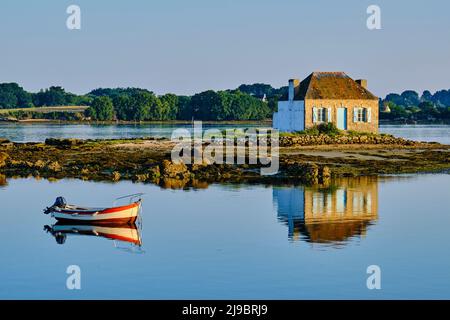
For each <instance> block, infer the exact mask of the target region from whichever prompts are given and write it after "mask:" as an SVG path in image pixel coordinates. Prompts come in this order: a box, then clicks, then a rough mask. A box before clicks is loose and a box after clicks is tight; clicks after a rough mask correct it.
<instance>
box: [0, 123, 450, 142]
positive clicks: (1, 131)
mask: <svg viewBox="0 0 450 320" xmlns="http://www.w3.org/2000/svg"><path fill="white" fill-rule="evenodd" d="M242 126H243V127H244V128H249V127H255V126H256V127H264V125H262V126H261V125H255V124H253V125H249V124H243V125H242ZM233 127H236V125H203V128H204V129H208V128H218V129H225V128H233ZM176 128H187V129H190V128H191V125H187V124H186V125H176V126H175V125H173V124H144V125H82V124H75V125H67V124H65V125H60V124H39V123H36V124H14V123H0V138H7V139H9V140H11V141H16V142H28V141H34V142H38V141H44V140H45V139H46V138H81V139H111V138H133V137H143V136H161V137H170V136H171V134H172V131H173V130H174V129H176ZM380 132H384V133H390V134H393V135H395V136H398V137H404V138H407V139H412V140H418V141H436V142H440V143H445V144H450V125H385V126H381V127H380Z"/></svg>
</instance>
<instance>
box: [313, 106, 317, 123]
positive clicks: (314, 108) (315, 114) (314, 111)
mask: <svg viewBox="0 0 450 320" xmlns="http://www.w3.org/2000/svg"><path fill="white" fill-rule="evenodd" d="M312 116H313V123H314V122H317V108H316V107H313V115H312Z"/></svg>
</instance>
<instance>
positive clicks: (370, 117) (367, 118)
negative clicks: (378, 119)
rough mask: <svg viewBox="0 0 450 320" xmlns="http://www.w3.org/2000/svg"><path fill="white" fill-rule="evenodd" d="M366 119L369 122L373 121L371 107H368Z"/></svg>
mask: <svg viewBox="0 0 450 320" xmlns="http://www.w3.org/2000/svg"><path fill="white" fill-rule="evenodd" d="M366 121H367V122H369V123H370V122H371V121H372V109H371V108H367V109H366Z"/></svg>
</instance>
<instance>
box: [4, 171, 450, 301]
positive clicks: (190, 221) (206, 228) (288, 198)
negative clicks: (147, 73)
mask: <svg viewBox="0 0 450 320" xmlns="http://www.w3.org/2000/svg"><path fill="white" fill-rule="evenodd" d="M449 178H450V177H449V175H446V174H436V175H414V176H403V177H386V178H378V179H377V178H367V177H366V178H353V179H341V180H338V181H336V182H335V184H334V185H333V186H331V187H330V188H327V189H318V188H310V187H301V186H297V187H266V186H223V185H222V186H219V185H213V186H210V187H209V188H207V189H202V190H188V191H184V190H164V189H160V188H159V187H157V186H153V185H143V184H133V183H129V182H120V183H117V184H108V183H94V182H83V181H78V180H62V181H58V182H49V181H47V180H39V181H37V180H33V179H18V180H14V179H12V180H9V181H8V182H7V184H6V185H5V184H4V185H3V186H2V187H0V199H1V205H2V210H1V214H2V225H3V228H2V231H1V233H0V240H1V243H2V249H1V250H0V261H1V262H2V263H1V264H0V298H2V299H5V298H7V299H9V298H26V299H28V298H33V299H34V298H37V299H41V298H56V299H70V298H83V299H91V298H100V299H102V298H113V299H115V298H123V299H133V298H149V299H152V298H153V299H164V298H182V299H194V298H200V299H203V298H204V299H216V298H224V299H228V298H230V299H231V298H233V299H238V298H243V299H246V298H254V299H256V298H274V299H277V298H287V299H300V298H369V299H379V298H446V299H449V298H450V272H449V270H450V255H449V254H448V253H449V251H450V233H449V228H450V210H449V207H450V197H449V193H448V192H449V190H450V188H449V187H450V179H449ZM3 183H4V181H3ZM134 192H146V195H145V196H144V207H143V214H142V217H143V221H142V230H141V231H140V233H139V235H138V234H137V231H139V229H138V230H135V229H134V228H129V229H128V231H127V230H126V229H125V230H119V229H117V228H116V229H114V228H112V229H110V230H106V231H105V230H103V231H102V230H97V234H98V235H97V236H95V235H91V236H89V235H88V234H89V233H90V234H92V230H90V232H89V231H86V230H83V229H82V228H81V227H80V226H71V227H67V226H56V227H54V228H58V227H59V228H60V229H59V231H60V236H59V237H58V239H59V242H60V243H61V242H63V244H58V243H57V241H56V239H55V237H54V235H52V233H51V232H46V231H44V226H45V225H48V226H49V227H48V228H51V227H52V225H53V224H54V221H52V219H51V218H50V217H49V216H46V215H44V214H42V208H44V207H45V206H47V205H49V204H51V203H52V202H53V200H54V198H55V197H56V196H59V195H63V196H65V197H67V198H68V200H70V202H73V203H80V204H86V205H94V206H99V205H108V204H110V203H111V201H112V199H113V198H115V197H118V196H120V195H123V194H129V193H134ZM64 228H65V229H64ZM55 230H56V229H55ZM64 235H65V236H64ZM117 235H122V236H123V235H128V236H129V238H131V239H139V240H141V241H142V247H141V250H140V251H138V250H134V251H133V252H131V251H125V250H122V249H120V248H117V247H115V244H116V245H118V246H120V247H121V248H123V247H133V246H132V245H131V244H130V245H127V243H126V242H117V241H116V242H115V241H113V240H109V239H108V237H114V236H117ZM62 238H65V239H62ZM64 240H65V241H64ZM134 248H135V249H136V247H135V246H134ZM373 264H376V265H379V266H380V267H381V271H382V281H381V286H382V289H381V290H368V289H367V288H366V279H367V276H368V275H367V274H366V268H367V266H369V265H373ZM69 265H78V266H79V267H80V268H81V290H73V291H71V290H67V289H66V278H67V276H68V275H67V274H66V268H67V266H69Z"/></svg>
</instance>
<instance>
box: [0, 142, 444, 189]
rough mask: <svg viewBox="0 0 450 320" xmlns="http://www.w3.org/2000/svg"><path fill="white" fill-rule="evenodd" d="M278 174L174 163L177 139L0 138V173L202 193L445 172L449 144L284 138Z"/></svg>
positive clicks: (255, 168) (251, 168)
mask: <svg viewBox="0 0 450 320" xmlns="http://www.w3.org/2000/svg"><path fill="white" fill-rule="evenodd" d="M279 142H280V155H279V171H278V173H277V174H276V175H271V176H262V175H260V172H259V169H260V167H261V165H249V164H243V165H229V164H209V163H207V162H204V163H202V164H192V165H185V164H183V163H174V162H172V161H171V154H170V152H171V150H172V148H173V146H174V142H172V141H170V140H168V139H164V138H152V137H149V138H139V139H125V140H122V139H120V140H119V139H116V140H79V139H47V140H46V142H45V143H14V142H10V141H8V140H5V139H0V175H4V176H6V177H8V178H10V177H35V178H46V179H50V180H52V179H64V178H77V179H83V180H95V181H111V182H116V181H120V180H132V181H135V182H143V183H154V184H157V185H160V186H162V187H165V188H187V187H194V188H204V187H207V186H208V184H210V183H262V184H284V183H307V184H327V183H328V182H329V180H330V179H332V178H333V177H342V176H360V175H379V174H387V173H391V174H396V173H415V172H440V171H445V170H449V169H450V152H449V151H450V146H446V145H440V144H437V143H419V142H414V141H409V140H405V139H401V138H394V137H392V136H389V135H370V136H336V137H330V136H325V135H320V136H307V135H297V136H295V135H294V136H282V137H280V140H279Z"/></svg>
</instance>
